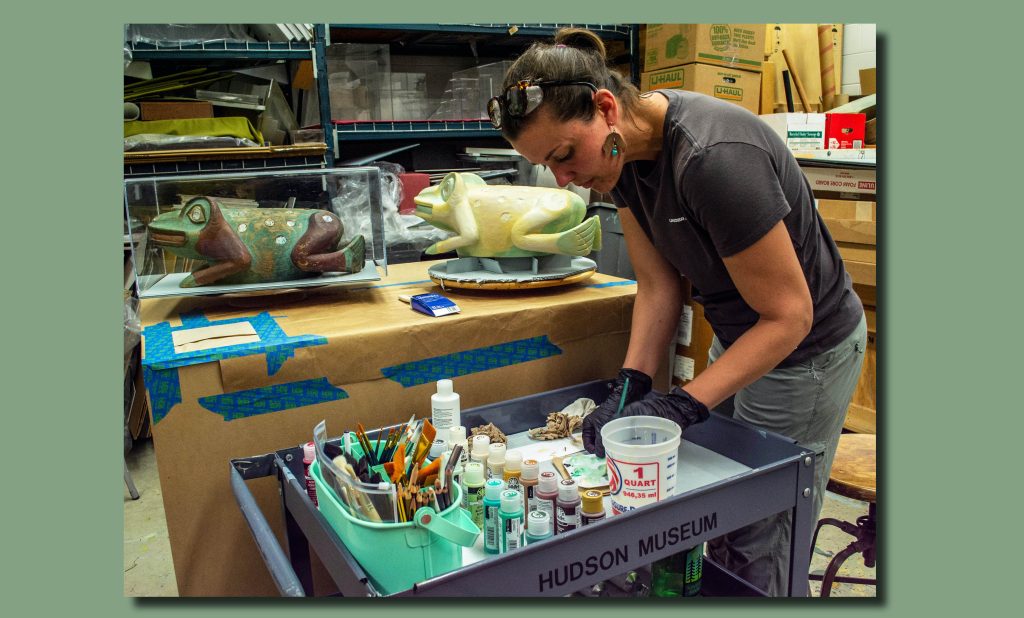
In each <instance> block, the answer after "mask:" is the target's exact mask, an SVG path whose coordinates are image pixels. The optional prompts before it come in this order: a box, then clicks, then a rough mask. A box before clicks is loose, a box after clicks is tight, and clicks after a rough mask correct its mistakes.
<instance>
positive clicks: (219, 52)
mask: <svg viewBox="0 0 1024 618" xmlns="http://www.w3.org/2000/svg"><path fill="white" fill-rule="evenodd" d="M325 32H326V31H325V28H324V27H323V25H317V26H316V27H315V37H314V40H313V41H289V42H271V41H231V40H217V41H203V42H196V43H176V42H169V43H165V42H161V43H156V44H154V43H126V45H127V48H128V50H129V51H130V52H131V54H132V58H133V59H137V60H147V61H155V62H182V63H189V64H192V63H196V62H222V61H224V62H227V63H235V62H239V61H251V62H255V63H260V62H262V63H267V62H274V61H277V62H281V61H289V60H312V62H313V65H314V67H315V72H314V75H316V76H317V77H318V78H319V79H318V80H317V82H318V83H317V88H318V89H317V91H316V92H317V95H318V97H319V100H320V101H321V105H320V111H321V119H326V120H329V119H330V109H329V104H328V103H327V101H328V99H327V98H326V97H327V85H326V75H327V73H326V66H327V63H326V59H325V54H324V49H325V46H326V44H325ZM325 106H327V109H326V110H325V109H324V108H325ZM323 126H327V125H326V124H325V125H323ZM325 144H327V145H328V148H327V149H326V151H325V152H324V154H323V155H320V156H312V155H306V156H290V157H282V156H273V155H270V156H263V157H250V156H245V157H243V156H239V157H238V158H230V159H220V160H200V161H187V162H173V163H172V162H167V163H163V162H161V163H148V162H147V163H140V162H125V164H124V176H125V178H129V177H138V176H163V175H171V174H191V173H203V172H233V171H250V170H280V169H289V168H305V169H308V168H311V167H321V168H322V167H333V166H334V152H333V149H332V148H331V147H330V146H329V145H330V144H331V140H330V136H329V135H325Z"/></svg>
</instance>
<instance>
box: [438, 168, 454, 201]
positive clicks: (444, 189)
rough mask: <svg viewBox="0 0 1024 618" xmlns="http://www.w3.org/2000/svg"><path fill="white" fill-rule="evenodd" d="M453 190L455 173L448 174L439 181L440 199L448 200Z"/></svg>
mask: <svg viewBox="0 0 1024 618" xmlns="http://www.w3.org/2000/svg"><path fill="white" fill-rule="evenodd" d="M453 191H455V174H449V175H448V177H447V178H445V179H444V182H442V183H441V199H443V200H445V201H448V198H449V197H451V195H452V192H453Z"/></svg>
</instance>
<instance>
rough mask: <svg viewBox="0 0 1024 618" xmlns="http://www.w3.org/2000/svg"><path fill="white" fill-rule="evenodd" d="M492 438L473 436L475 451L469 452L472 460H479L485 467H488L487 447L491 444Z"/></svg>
mask: <svg viewBox="0 0 1024 618" xmlns="http://www.w3.org/2000/svg"><path fill="white" fill-rule="evenodd" d="M490 444H491V439H490V438H488V437H487V436H473V451H472V452H471V453H470V454H469V459H470V460H471V461H479V462H480V463H481V464H483V465H484V467H485V468H486V467H487V447H488V446H490Z"/></svg>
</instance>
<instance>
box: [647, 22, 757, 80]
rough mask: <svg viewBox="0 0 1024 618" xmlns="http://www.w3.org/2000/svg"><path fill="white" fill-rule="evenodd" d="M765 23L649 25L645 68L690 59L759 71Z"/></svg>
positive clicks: (669, 64)
mask: <svg viewBox="0 0 1024 618" xmlns="http://www.w3.org/2000/svg"><path fill="white" fill-rule="evenodd" d="M764 33H765V25H764V24H648V26H647V30H646V32H645V35H644V37H645V45H644V71H654V70H657V69H664V68H668V67H672V66H678V65H681V64H689V63H691V62H702V63H705V64H715V65H720V66H725V67H732V68H741V69H746V70H748V71H760V70H761V67H762V65H763V64H764Z"/></svg>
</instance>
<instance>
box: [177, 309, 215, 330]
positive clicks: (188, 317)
mask: <svg viewBox="0 0 1024 618" xmlns="http://www.w3.org/2000/svg"><path fill="white" fill-rule="evenodd" d="M180 317H181V325H182V327H183V328H201V327H203V326H210V320H209V319H207V317H206V316H205V315H203V312H202V310H201V309H193V310H192V311H186V312H185V313H182V314H181V316H180Z"/></svg>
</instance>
